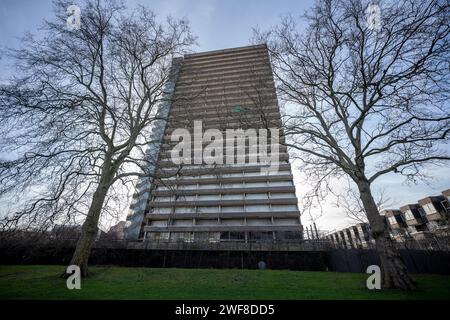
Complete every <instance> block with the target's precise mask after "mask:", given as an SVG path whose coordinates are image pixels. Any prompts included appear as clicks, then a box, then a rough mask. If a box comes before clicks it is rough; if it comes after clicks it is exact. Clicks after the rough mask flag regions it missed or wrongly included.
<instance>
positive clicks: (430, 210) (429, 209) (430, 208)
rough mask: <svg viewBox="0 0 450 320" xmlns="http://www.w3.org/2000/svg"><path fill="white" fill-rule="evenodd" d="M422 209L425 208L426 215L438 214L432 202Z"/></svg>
mask: <svg viewBox="0 0 450 320" xmlns="http://www.w3.org/2000/svg"><path fill="white" fill-rule="evenodd" d="M422 208H423V210H425V213H426V214H433V213H436V208H435V207H434V205H433V204H432V203H431V202H429V203H426V204H424V205H422Z"/></svg>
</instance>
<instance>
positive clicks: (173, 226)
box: [126, 44, 303, 242]
mask: <svg viewBox="0 0 450 320" xmlns="http://www.w3.org/2000/svg"><path fill="white" fill-rule="evenodd" d="M166 89H167V90H165V94H166V95H167V98H168V99H167V102H166V103H163V104H162V105H161V106H160V108H159V110H158V113H159V115H160V116H161V117H160V118H161V120H158V122H157V123H156V125H155V126H154V128H153V133H152V134H153V138H154V141H156V142H155V143H154V144H152V145H150V146H149V147H148V148H149V151H148V153H149V155H152V156H156V157H157V162H156V165H155V166H154V168H152V170H150V171H149V172H152V173H153V174H152V175H151V177H147V178H144V179H141V180H140V181H139V182H138V184H137V191H136V194H135V196H134V197H133V201H132V205H131V208H130V214H129V216H128V223H127V225H128V228H127V230H126V237H127V238H128V239H134V240H146V241H185V242H197V241H198V242H219V241H242V242H254V241H274V240H275V241H280V242H283V241H288V240H300V239H302V231H303V230H302V225H301V221H300V212H299V210H298V205H297V202H298V201H297V198H296V195H295V186H294V183H293V177H292V173H291V166H290V164H289V159H288V154H287V149H286V146H284V145H283V142H284V137H283V130H282V128H281V118H280V110H279V106H278V101H277V96H276V92H275V86H274V80H273V74H272V68H271V64H270V58H269V54H268V50H267V47H266V45H264V44H263V45H256V46H248V47H240V48H232V49H225V50H218V51H210V52H203V53H195V54H188V55H185V56H184V57H183V58H177V59H175V60H174V62H173V65H172V71H171V76H170V78H169V81H168V83H167V88H166ZM187 134H189V135H187ZM255 134H256V140H255ZM238 137H241V138H243V139H241V140H239V139H238ZM239 141H241V142H242V141H244V143H241V142H239ZM182 143H183V145H182ZM181 146H182V147H181ZM213 146H214V147H213ZM219 150H222V154H221V153H220V152H219ZM239 152H241V153H239ZM242 152H243V153H242ZM242 154H243V156H242ZM213 158H214V159H215V160H216V161H214V162H213V161H211V159H213ZM180 159H181V160H180ZM217 159H222V160H221V161H217Z"/></svg>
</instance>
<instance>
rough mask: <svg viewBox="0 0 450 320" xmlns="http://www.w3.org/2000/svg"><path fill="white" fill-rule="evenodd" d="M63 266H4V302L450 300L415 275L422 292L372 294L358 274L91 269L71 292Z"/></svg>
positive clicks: (445, 286) (443, 289)
mask: <svg viewBox="0 0 450 320" xmlns="http://www.w3.org/2000/svg"><path fill="white" fill-rule="evenodd" d="M62 270H64V267H62V266H42V265H38V266H36V265H35V266H5V265H2V266H0V299H283V300H284V299H449V298H450V277H449V276H439V275H417V276H416V279H417V280H418V283H419V289H418V290H417V291H415V292H411V293H405V292H402V291H397V290H390V291H381V292H380V291H377V292H374V291H369V290H367V289H366V288H365V281H366V277H367V275H365V274H356V273H334V272H307V271H284V270H281V271H278V270H236V269H234V270H217V269H151V268H124V267H104V266H102V267H91V268H90V272H91V274H90V276H89V277H88V278H87V279H82V281H81V290H68V289H67V288H66V283H65V280H64V279H61V278H59V277H58V274H59V273H61V271H62Z"/></svg>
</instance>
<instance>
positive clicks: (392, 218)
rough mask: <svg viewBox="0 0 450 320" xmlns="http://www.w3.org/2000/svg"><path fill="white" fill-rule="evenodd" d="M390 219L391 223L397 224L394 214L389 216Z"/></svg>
mask: <svg viewBox="0 0 450 320" xmlns="http://www.w3.org/2000/svg"><path fill="white" fill-rule="evenodd" d="M388 220H389V223H390V224H391V225H393V224H397V219H395V217H394V216H392V217H388Z"/></svg>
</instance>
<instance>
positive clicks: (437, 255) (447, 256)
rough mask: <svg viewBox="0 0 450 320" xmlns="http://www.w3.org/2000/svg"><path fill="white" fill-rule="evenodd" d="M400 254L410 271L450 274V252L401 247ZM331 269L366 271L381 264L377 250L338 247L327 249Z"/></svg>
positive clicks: (327, 258)
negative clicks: (371, 266) (369, 267)
mask: <svg viewBox="0 0 450 320" xmlns="http://www.w3.org/2000/svg"><path fill="white" fill-rule="evenodd" d="M399 252H400V255H401V257H402V259H403V261H404V262H405V264H406V268H407V269H408V272H410V273H435V274H450V252H448V251H435V250H408V249H400V250H399ZM326 264H327V266H328V267H329V270H332V271H338V272H366V269H367V267H368V266H370V265H379V264H380V259H379V258H378V255H377V253H376V251H375V250H371V249H369V250H362V249H336V250H330V251H327V254H326Z"/></svg>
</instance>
